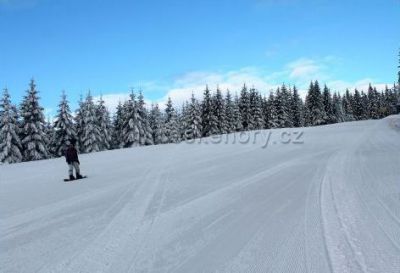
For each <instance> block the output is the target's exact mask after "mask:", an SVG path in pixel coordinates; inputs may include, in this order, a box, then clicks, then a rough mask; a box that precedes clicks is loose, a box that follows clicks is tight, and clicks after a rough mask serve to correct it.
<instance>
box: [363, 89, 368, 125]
mask: <svg viewBox="0 0 400 273" xmlns="http://www.w3.org/2000/svg"><path fill="white" fill-rule="evenodd" d="M368 104H369V101H368V96H367V94H365V93H364V91H361V107H362V119H369V113H368Z"/></svg>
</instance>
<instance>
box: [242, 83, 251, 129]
mask: <svg viewBox="0 0 400 273" xmlns="http://www.w3.org/2000/svg"><path fill="white" fill-rule="evenodd" d="M239 110H240V116H241V117H242V127H243V130H248V129H249V128H252V127H253V125H252V118H251V112H250V94H249V92H248V90H247V86H246V85H243V88H242V90H241V91H240V99H239Z"/></svg>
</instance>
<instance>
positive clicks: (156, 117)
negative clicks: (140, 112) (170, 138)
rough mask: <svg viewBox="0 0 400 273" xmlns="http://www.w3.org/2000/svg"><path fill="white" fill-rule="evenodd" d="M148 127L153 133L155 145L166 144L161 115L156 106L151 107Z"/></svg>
mask: <svg viewBox="0 0 400 273" xmlns="http://www.w3.org/2000/svg"><path fill="white" fill-rule="evenodd" d="M149 119H150V127H151V130H152V133H153V142H154V144H155V145H157V144H162V143H167V138H166V136H165V129H164V119H163V115H162V113H161V111H160V108H159V107H158V104H156V105H152V106H151V111H150V118H149Z"/></svg>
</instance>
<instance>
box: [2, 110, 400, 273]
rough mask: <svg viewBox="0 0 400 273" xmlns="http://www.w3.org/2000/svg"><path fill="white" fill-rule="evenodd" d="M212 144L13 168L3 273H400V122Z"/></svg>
mask: <svg viewBox="0 0 400 273" xmlns="http://www.w3.org/2000/svg"><path fill="white" fill-rule="evenodd" d="M283 132H290V133H291V135H290V136H289V135H288V134H283V135H282V133H283ZM295 132H302V135H301V134H299V133H297V134H295ZM247 136H250V139H249V143H247V144H244V143H243V142H245V141H246V137H247ZM239 137H240V138H239ZM254 139H256V140H255V141H254ZM211 140H212V142H213V143H214V144H213V143H210V142H211ZM267 140H268V145H267V147H266V148H263V147H262V146H265V143H266V142H267ZM288 140H291V141H290V143H287V142H288ZM208 142H209V143H208V144H206V143H204V142H203V143H202V144H197V143H192V144H188V143H183V144H177V145H162V146H149V147H142V148H134V149H125V150H117V151H108V152H102V153H96V154H88V155H81V167H82V170H83V173H84V174H87V175H89V178H88V179H85V180H81V181H77V182H73V183H65V182H63V181H62V179H63V178H64V177H66V176H67V166H66V164H65V162H64V160H63V159H55V160H46V161H37V162H30V163H23V164H15V165H7V166H6V165H3V166H0V180H1V181H0V210H1V211H0V220H1V222H0V272H4V273H9V272H71V273H77V272H90V273H94V272H117V273H120V272H316V273H321V272H340V273H343V272H352V273H354V272H377V273H391V272H393V273H398V272H400V259H399V257H400V117H399V116H391V117H388V118H386V119H383V120H378V121H362V122H350V123H343V124H336V125H330V126H322V127H315V128H305V129H297V130H294V129H293V130H272V131H263V132H251V133H249V135H245V134H242V135H238V134H237V135H236V140H235V139H234V135H229V138H228V142H229V143H225V142H226V139H225V138H223V139H222V143H219V144H215V143H216V142H218V139H216V138H214V139H208ZM293 142H303V143H293Z"/></svg>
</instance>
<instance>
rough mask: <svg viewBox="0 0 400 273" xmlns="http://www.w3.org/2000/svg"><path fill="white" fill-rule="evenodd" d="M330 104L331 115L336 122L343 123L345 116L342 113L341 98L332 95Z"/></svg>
mask: <svg viewBox="0 0 400 273" xmlns="http://www.w3.org/2000/svg"><path fill="white" fill-rule="evenodd" d="M332 104H333V109H332V110H333V115H334V116H335V120H336V122H343V121H345V114H344V111H343V105H342V98H341V97H340V95H339V94H337V93H335V94H333V98H332Z"/></svg>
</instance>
